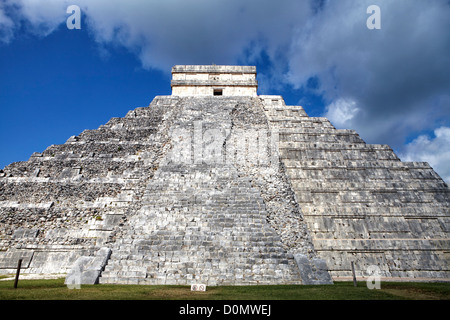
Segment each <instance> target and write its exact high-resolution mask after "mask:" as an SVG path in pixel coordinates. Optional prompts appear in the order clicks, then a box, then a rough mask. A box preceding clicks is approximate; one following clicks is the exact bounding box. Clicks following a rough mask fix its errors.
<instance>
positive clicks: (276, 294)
mask: <svg viewBox="0 0 450 320" xmlns="http://www.w3.org/2000/svg"><path fill="white" fill-rule="evenodd" d="M13 286H14V281H9V280H8V281H0V300H405V299H406V300H450V283H417V282H416V283H411V282H402V283H399V282H382V283H381V289H380V290H376V289H373V290H369V289H368V288H367V287H366V283H365V282H358V286H357V287H354V286H353V282H336V283H335V284H334V285H322V286H302V285H274V286H219V287H208V288H207V291H206V292H191V291H190V287H188V286H137V285H82V286H81V289H69V288H67V286H66V285H65V284H64V279H56V280H19V284H18V288H17V289H14V288H13Z"/></svg>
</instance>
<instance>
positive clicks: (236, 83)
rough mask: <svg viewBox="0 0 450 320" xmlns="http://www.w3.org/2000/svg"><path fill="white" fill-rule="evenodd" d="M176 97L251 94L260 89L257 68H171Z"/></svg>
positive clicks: (209, 66) (203, 66)
mask: <svg viewBox="0 0 450 320" xmlns="http://www.w3.org/2000/svg"><path fill="white" fill-rule="evenodd" d="M171 86H172V95H173V96H250V97H255V96H256V95H257V90H258V82H257V81H256V67H254V66H216V65H195V66H194V65H192V66H174V67H173V68H172V82H171Z"/></svg>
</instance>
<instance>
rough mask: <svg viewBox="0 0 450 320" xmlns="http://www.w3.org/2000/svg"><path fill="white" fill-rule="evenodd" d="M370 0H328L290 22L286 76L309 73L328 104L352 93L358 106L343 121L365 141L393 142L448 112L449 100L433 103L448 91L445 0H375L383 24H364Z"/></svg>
mask: <svg viewBox="0 0 450 320" xmlns="http://www.w3.org/2000/svg"><path fill="white" fill-rule="evenodd" d="M372 4H374V2H373V1H372V0H359V1H354V0H340V1H327V2H326V4H325V5H324V6H323V7H322V9H321V10H320V11H319V13H318V14H317V15H315V16H314V17H311V18H310V19H309V20H308V24H307V25H306V27H303V28H299V29H298V30H297V33H296V34H295V36H294V38H293V42H292V46H291V48H290V54H289V58H288V61H289V72H288V77H289V80H290V82H291V83H292V84H293V85H294V86H295V87H302V86H305V87H306V84H307V82H308V79H310V78H312V77H316V78H317V79H318V80H319V81H318V82H319V84H320V87H319V88H318V90H319V91H320V92H323V93H324V98H325V100H326V101H327V104H329V105H331V106H333V105H334V104H338V105H339V104H340V103H341V101H342V98H343V97H344V98H345V99H349V100H352V101H356V102H357V105H358V107H359V108H360V112H359V113H357V114H355V116H354V118H352V119H351V121H347V123H349V124H351V125H354V127H351V128H350V129H355V130H357V131H358V132H359V133H360V134H361V136H362V137H363V138H364V139H366V140H367V141H369V142H373V143H387V144H390V145H392V146H393V147H399V146H401V145H402V144H403V143H404V141H405V140H406V138H407V137H408V136H411V134H412V133H414V132H420V131H423V130H431V129H433V128H435V127H436V126H437V125H436V124H437V123H438V122H440V121H442V119H450V108H448V105H445V104H442V103H435V101H436V100H439V99H441V97H443V96H445V95H448V92H450V73H449V72H447V70H448V69H450V55H449V54H448V52H450V37H449V36H448V32H447V31H444V30H450V19H449V17H450V3H449V2H448V1H447V0H433V1H422V0H398V1H391V0H377V1H376V4H377V5H378V6H379V7H380V9H381V20H382V23H381V26H382V27H381V30H369V29H368V28H367V26H366V20H367V18H368V17H369V16H370V15H368V14H367V13H366V10H367V7H368V6H369V5H372ZM334 108H336V106H334ZM332 110H333V108H332ZM448 121H449V120H447V123H444V124H445V125H450V123H448ZM441 124H442V123H441Z"/></svg>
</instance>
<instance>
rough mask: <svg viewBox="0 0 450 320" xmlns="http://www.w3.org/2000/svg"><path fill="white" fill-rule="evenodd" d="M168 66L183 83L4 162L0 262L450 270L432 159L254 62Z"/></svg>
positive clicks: (47, 266) (195, 272) (147, 275)
mask: <svg viewBox="0 0 450 320" xmlns="http://www.w3.org/2000/svg"><path fill="white" fill-rule="evenodd" d="M172 71H173V77H174V78H173V79H174V80H173V82H172V86H173V89H174V91H173V93H174V94H173V95H172V96H158V97H155V99H154V100H153V101H152V102H151V104H150V105H149V106H148V107H142V108H136V109H134V110H131V111H129V112H128V113H127V114H126V115H125V116H124V117H121V118H112V119H111V120H110V121H109V122H108V123H106V124H105V125H102V126H100V127H99V128H98V129H96V130H85V131H83V132H82V133H80V134H79V135H77V136H73V137H70V138H69V139H68V140H67V141H66V143H64V144H62V145H53V146H50V147H48V148H47V149H46V150H45V151H43V152H42V153H34V154H33V155H32V156H31V157H30V159H29V160H28V161H24V162H16V163H12V164H10V165H9V166H7V167H5V168H4V169H3V170H0V223H1V224H0V274H10V273H14V272H15V268H16V266H17V261H18V259H23V263H22V268H23V269H22V272H23V273H31V274H46V275H50V274H61V275H66V274H68V275H69V276H68V278H67V281H72V280H74V279H75V280H74V281H80V279H82V280H81V281H87V283H125V284H132V283H133V284H191V283H194V282H201V283H205V284H208V285H242V284H302V283H303V284H314V283H332V280H331V278H330V276H331V277H332V278H333V280H342V279H344V280H345V279H348V278H349V277H350V276H351V262H354V263H355V266H356V270H357V275H358V276H359V277H366V276H369V275H370V274H368V270H369V267H373V266H375V267H376V268H378V270H379V272H380V274H381V276H382V277H386V278H389V279H401V280H404V279H408V280H411V279H415V280H433V281H436V280H446V281H448V280H449V279H450V274H449V272H450V271H449V265H450V264H449V262H450V236H449V232H450V210H449V207H450V200H449V199H450V198H449V194H450V191H449V188H448V186H447V184H446V183H445V182H444V181H443V180H442V179H441V178H440V177H439V176H438V175H437V174H436V173H435V172H434V170H433V169H432V168H431V167H430V166H429V165H428V164H427V163H417V162H409V163H408V162H402V161H400V160H399V159H398V157H397V156H396V155H395V153H394V152H393V151H392V149H391V148H390V147H389V146H386V145H370V144H366V143H365V142H364V141H363V140H362V139H361V138H360V137H359V136H358V134H357V133H356V132H355V131H353V130H337V129H335V128H334V127H333V125H332V124H331V123H330V122H329V121H328V120H327V119H326V118H313V117H309V116H308V115H307V114H306V112H305V111H304V110H303V108H302V107H299V106H286V105H285V103H284V100H283V98H282V97H280V96H256V88H257V84H256V80H255V76H256V69H255V68H254V67H224V66H176V67H174V68H173V70H172ZM190 81H192V84H193V85H192V86H191V83H190ZM220 84H223V88H222V89H223V91H222V92H221V93H222V96H214V95H213V91H211V90H213V89H220V88H221V86H220ZM241 85H242V86H241ZM205 88H208V91H202V90H206V89H205ZM232 88H236V90H237V91H234V92H233V91H226V90H228V89H230V90H232ZM225 89H226V90H225ZM241 89H242V90H243V91H238V90H241ZM177 90H180V91H177ZM183 90H185V91H184V93H183V92H182V91H183ZM195 90H197V91H195ZM246 90H248V91H246ZM194 93H195V94H194ZM185 95H189V96H185Z"/></svg>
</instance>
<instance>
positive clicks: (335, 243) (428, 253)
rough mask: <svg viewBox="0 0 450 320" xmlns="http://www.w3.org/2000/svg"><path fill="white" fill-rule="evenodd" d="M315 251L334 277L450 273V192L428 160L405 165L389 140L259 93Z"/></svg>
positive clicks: (411, 276) (428, 277) (439, 275)
mask: <svg viewBox="0 0 450 320" xmlns="http://www.w3.org/2000/svg"><path fill="white" fill-rule="evenodd" d="M260 98H261V99H262V101H263V102H264V105H265V106H264V108H265V112H266V114H267V116H268V118H269V119H270V123H271V125H272V128H273V129H276V130H278V132H279V137H280V140H279V141H280V145H279V150H280V155H281V159H282V162H283V163H284V165H285V167H286V172H287V174H288V176H289V178H290V181H291V185H292V187H293V189H294V191H295V196H296V201H297V203H298V205H299V206H300V207H301V209H302V211H303V216H304V218H305V220H306V222H307V224H308V229H309V231H310V235H311V237H312V240H313V244H314V248H315V250H316V252H317V254H318V255H319V257H321V258H323V259H324V260H325V261H326V262H327V265H328V268H329V271H330V273H331V275H332V277H333V279H334V280H338V279H349V278H351V276H352V273H351V262H352V261H353V262H354V263H355V268H356V273H357V276H358V277H368V276H370V274H367V271H366V270H368V268H369V266H376V267H378V268H379V270H380V276H381V277H386V278H390V279H410V280H414V279H416V280H421V279H422V280H444V279H446V280H448V279H449V278H450V233H449V232H450V210H449V207H450V197H449V195H450V190H449V188H448V186H447V185H446V183H445V182H444V181H443V180H442V179H441V178H440V177H439V176H438V175H437V174H436V173H435V172H434V170H433V169H432V168H431V167H430V166H429V165H428V164H427V163H417V162H401V161H400V160H399V159H398V157H397V156H396V155H395V154H394V152H393V151H392V149H391V148H390V147H389V146H387V145H370V144H366V143H365V142H364V141H363V140H362V139H361V138H360V137H359V136H358V134H357V133H356V132H355V131H352V130H337V129H335V128H334V127H333V126H332V124H331V123H330V122H329V121H328V120H327V119H326V118H313V117H308V115H307V114H306V112H305V111H304V110H303V108H302V107H299V106H286V105H285V103H284V101H283V99H282V97H280V96H260Z"/></svg>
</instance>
